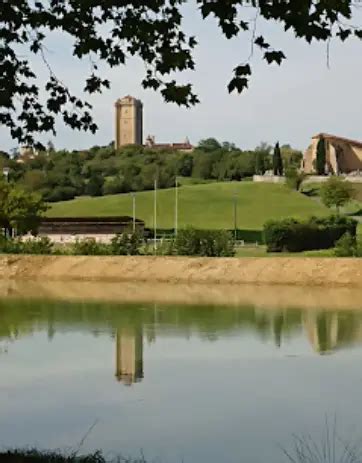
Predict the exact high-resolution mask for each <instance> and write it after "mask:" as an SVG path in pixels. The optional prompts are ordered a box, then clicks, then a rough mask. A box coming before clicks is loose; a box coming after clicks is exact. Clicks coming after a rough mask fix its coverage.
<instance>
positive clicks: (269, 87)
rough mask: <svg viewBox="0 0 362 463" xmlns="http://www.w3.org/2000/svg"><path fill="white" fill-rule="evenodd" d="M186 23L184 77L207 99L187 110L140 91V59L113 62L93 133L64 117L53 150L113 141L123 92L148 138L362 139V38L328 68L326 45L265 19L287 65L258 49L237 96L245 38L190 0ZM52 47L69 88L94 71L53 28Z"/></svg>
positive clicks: (249, 142) (250, 142) (0, 131)
mask: <svg viewBox="0 0 362 463" xmlns="http://www.w3.org/2000/svg"><path fill="white" fill-rule="evenodd" d="M251 16H252V15H251ZM361 20H362V15H361V16H358V17H356V18H355V20H354V21H355V23H358V24H361ZM185 28H186V30H187V31H188V32H191V33H194V34H196V35H197V37H198V40H199V46H198V47H197V50H196V53H195V57H196V65H197V68H196V71H195V72H189V73H187V74H185V75H184V76H183V77H182V80H184V81H185V82H186V81H191V82H192V83H193V84H194V89H195V90H196V91H197V93H198V94H199V97H200V99H201V104H199V105H198V106H197V107H195V108H192V109H183V108H179V107H177V106H176V105H173V104H166V103H164V102H163V100H162V97H161V96H160V95H159V94H157V93H154V92H153V91H152V90H147V91H145V90H143V89H142V87H141V80H142V77H143V75H144V66H143V64H142V63H141V62H139V61H137V60H131V61H129V62H128V63H127V65H126V66H124V67H121V68H117V69H113V70H109V69H108V68H106V67H103V68H102V67H101V69H102V71H103V74H102V75H103V77H104V78H108V79H110V81H111V84H112V87H111V89H110V90H108V91H106V92H105V93H103V95H97V96H92V97H91V98H90V100H89V101H90V102H91V103H92V104H93V105H94V112H93V114H94V117H95V120H96V122H97V123H98V125H99V131H98V132H97V133H96V135H91V134H87V133H83V132H78V131H72V130H70V129H67V128H65V127H64V126H63V125H62V124H58V132H57V136H56V137H55V138H53V137H51V136H46V137H45V139H43V141H47V140H49V139H51V140H52V141H53V142H54V144H55V146H56V148H57V149H60V148H68V149H81V148H88V147H91V146H93V145H104V144H107V143H109V142H110V141H111V140H113V120H114V115H113V103H114V101H115V100H116V99H117V98H119V97H122V96H124V95H127V94H131V95H133V96H135V97H137V98H140V99H141V100H142V101H143V103H144V136H145V137H146V136H147V135H148V134H153V135H155V136H156V140H157V141H159V142H177V141H183V140H184V139H185V137H186V136H188V137H189V138H190V140H191V142H192V143H197V142H198V141H199V140H200V139H202V138H207V137H215V138H217V139H219V140H220V141H224V140H226V141H230V142H234V143H236V144H237V145H238V146H240V147H241V148H244V149H249V148H254V147H255V146H256V145H257V144H259V142H260V141H268V142H270V143H274V142H275V141H277V140H279V141H280V142H281V143H283V144H284V143H290V144H291V145H293V146H295V147H297V148H300V149H305V148H306V147H307V145H308V144H309V139H310V137H311V136H312V135H314V134H315V133H318V132H322V131H323V132H330V133H334V134H338V135H341V136H346V137H350V138H355V139H362V129H361V121H362V105H361V93H360V88H361V76H362V61H361V51H362V42H361V41H359V40H358V39H352V40H348V41H347V42H345V43H344V44H340V43H339V42H337V41H334V42H332V43H331V50H330V53H331V68H330V69H328V68H327V58H326V44H325V43H323V44H320V43H313V44H312V45H308V44H306V43H303V42H301V41H299V40H296V39H294V38H293V36H292V35H291V34H289V33H285V32H284V31H283V30H282V29H281V28H280V27H279V26H278V25H274V24H265V23H263V22H261V21H260V22H259V25H258V33H263V34H264V35H265V37H266V39H267V41H269V43H271V44H272V45H273V46H274V48H276V49H282V50H283V51H284V52H285V54H286V55H287V58H288V59H287V60H286V61H285V62H284V64H283V65H282V66H281V67H278V66H277V65H273V66H268V65H267V64H266V63H265V64H264V62H263V60H262V59H261V54H260V52H259V50H257V49H255V52H254V57H253V59H252V66H253V69H254V74H253V76H252V81H251V85H250V89H249V90H247V91H246V93H244V94H242V95H241V96H240V95H236V94H235V95H229V94H228V92H227V89H226V87H227V83H228V82H229V80H230V78H231V77H232V70H233V68H234V67H235V66H236V65H238V64H240V63H242V62H243V61H245V59H246V58H247V56H248V55H249V51H250V40H249V38H248V36H247V35H244V36H243V37H242V38H239V39H236V40H232V41H228V40H226V39H225V38H223V37H222V36H221V34H220V32H219V31H218V29H217V26H216V23H215V22H214V21H213V20H207V21H202V20H201V19H200V14H199V13H198V12H197V11H196V9H195V7H194V6H193V4H192V3H191V2H190V4H189V5H188V6H187V8H186V9H185ZM47 47H48V49H49V52H48V60H49V62H50V63H51V65H52V67H53V69H54V70H55V72H56V74H57V76H58V77H59V78H61V79H62V80H63V81H64V82H66V83H67V84H69V87H70V88H71V90H72V91H79V90H80V89H81V88H82V84H83V82H84V77H85V76H86V72H87V71H88V69H89V64H88V62H87V61H85V62H79V61H77V60H76V59H74V58H73V57H72V56H71V50H70V42H69V41H68V40H67V38H65V37H64V36H61V35H54V36H52V37H51V38H50V39H49V40H48V42H47ZM32 62H33V64H34V67H35V69H41V78H40V80H42V79H43V78H44V76H45V75H46V73H45V70H44V69H43V68H44V66H41V65H40V63H39V62H38V61H36V60H33V61H32ZM0 140H1V143H0V149H5V150H10V149H11V148H13V147H15V146H16V142H14V140H11V138H10V135H9V132H8V131H7V130H6V129H5V128H0Z"/></svg>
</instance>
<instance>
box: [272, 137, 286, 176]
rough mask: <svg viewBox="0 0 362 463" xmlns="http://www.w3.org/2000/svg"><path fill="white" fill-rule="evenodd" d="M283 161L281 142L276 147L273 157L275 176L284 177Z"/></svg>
mask: <svg viewBox="0 0 362 463" xmlns="http://www.w3.org/2000/svg"><path fill="white" fill-rule="evenodd" d="M283 171H284V168H283V159H282V154H281V152H280V147H279V142H277V144H276V145H275V148H274V155H273V172H274V175H283Z"/></svg>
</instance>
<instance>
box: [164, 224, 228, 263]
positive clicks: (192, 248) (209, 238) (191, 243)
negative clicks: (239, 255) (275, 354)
mask: <svg viewBox="0 0 362 463" xmlns="http://www.w3.org/2000/svg"><path fill="white" fill-rule="evenodd" d="M173 250H174V253H175V254H177V255H178V256H203V257H232V256H234V254H235V249H234V240H233V237H232V235H231V234H230V233H229V232H227V231H223V230H218V231H215V230H197V229H195V228H188V229H184V230H180V231H179V232H178V234H177V237H176V239H175V242H174V247H173Z"/></svg>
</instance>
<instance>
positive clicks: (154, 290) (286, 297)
mask: <svg viewBox="0 0 362 463" xmlns="http://www.w3.org/2000/svg"><path fill="white" fill-rule="evenodd" d="M1 297H3V298H4V297H14V298H19V299H21V298H27V299H28V298H33V299H48V300H61V301H80V300H81V301H83V302H86V301H89V302H93V301H94V302H95V301H98V302H122V303H125V304H126V303H150V302H152V303H159V304H185V305H189V304H190V305H231V306H235V305H246V306H254V307H257V308H261V309H273V310H274V309H281V310H284V309H288V308H296V309H306V310H309V309H312V310H315V309H324V310H328V311H329V310H352V309H355V310H360V309H362V289H357V288H333V289H332V288H331V289H329V288H318V287H299V286H287V287H286V286H265V285H212V286H210V285H194V284H193V285H187V284H167V283H153V284H150V283H109V282H108V283H107V282H81V281H76V282H71V281H67V282H61V281H57V282H55V281H53V282H50V281H48V282H45V283H44V282H40V281H15V280H9V281H7V280H0V298H1Z"/></svg>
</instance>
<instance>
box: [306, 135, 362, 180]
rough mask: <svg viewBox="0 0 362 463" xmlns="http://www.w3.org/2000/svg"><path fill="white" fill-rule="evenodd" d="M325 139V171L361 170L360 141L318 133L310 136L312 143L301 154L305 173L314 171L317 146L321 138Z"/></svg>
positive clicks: (347, 172)
mask: <svg viewBox="0 0 362 463" xmlns="http://www.w3.org/2000/svg"><path fill="white" fill-rule="evenodd" d="M322 138H323V139H324V141H325V149H326V173H331V174H336V175H339V174H350V173H351V172H359V171H361V172H362V142H361V141H356V140H350V139H348V138H343V137H338V136H336V135H330V134H327V133H319V134H318V135H315V136H314V137H312V143H311V145H310V146H309V147H308V149H307V150H306V152H305V153H304V156H303V170H304V172H305V173H307V174H311V173H314V172H315V171H316V166H315V164H316V158H317V146H318V142H319V140H321V139H322Z"/></svg>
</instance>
